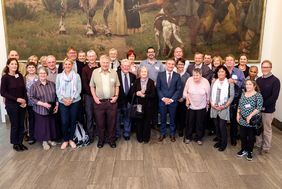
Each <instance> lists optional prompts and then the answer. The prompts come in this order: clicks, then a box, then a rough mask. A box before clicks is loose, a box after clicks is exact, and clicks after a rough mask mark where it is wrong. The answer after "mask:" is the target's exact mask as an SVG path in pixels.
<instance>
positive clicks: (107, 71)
mask: <svg viewBox="0 0 282 189" xmlns="http://www.w3.org/2000/svg"><path fill="white" fill-rule="evenodd" d="M66 55H67V57H66V59H65V60H64V61H63V63H62V64H60V65H59V66H58V68H57V66H56V58H55V57H54V56H53V55H48V56H46V57H44V58H42V60H41V61H40V64H39V62H38V58H37V59H36V58H35V57H36V56H33V57H32V58H30V59H28V62H27V64H26V69H23V68H22V67H23V65H20V64H19V62H18V60H19V55H18V53H17V52H16V51H14V50H12V51H10V53H9V55H8V60H7V65H6V68H5V69H4V73H3V76H2V79H1V95H2V96H3V97H4V98H5V105H6V110H7V113H8V116H9V118H10V122H11V143H12V144H13V148H14V149H15V150H16V151H23V150H27V147H26V146H25V145H23V137H24V131H25V128H27V130H28V134H29V141H28V142H29V144H34V143H35V142H36V141H39V142H42V146H43V148H44V149H45V150H48V149H50V147H51V146H55V145H56V142H55V141H58V140H59V139H62V140H63V142H62V144H61V149H66V148H67V146H68V145H70V146H71V148H76V143H75V142H74V141H73V138H74V133H75V129H76V125H77V123H78V122H80V123H82V124H83V126H84V129H85V130H86V133H87V134H88V136H89V139H90V143H92V142H93V141H94V138H95V136H96V135H98V142H97V147H98V148H102V147H103V146H104V144H105V143H108V144H109V145H110V147H112V148H116V141H117V140H118V139H119V138H121V137H123V138H124V140H126V141H127V140H130V138H131V133H132V130H133V128H135V130H136V138H137V141H138V142H139V143H145V144H146V143H148V142H149V141H150V139H151V127H153V126H156V125H157V124H158V122H159V120H158V115H160V136H159V138H158V141H159V142H162V141H164V140H166V137H167V136H168V135H169V138H170V141H171V142H175V141H176V133H177V134H178V136H179V137H183V142H184V143H185V144H189V143H191V142H192V141H195V142H196V143H197V144H199V145H202V144H203V142H204V136H205V130H206V129H207V130H208V131H209V134H211V135H212V134H213V133H215V134H216V137H215V138H214V141H216V143H215V144H214V147H215V148H217V149H218V151H224V150H225V149H226V147H227V143H228V142H227V141H228V140H227V138H228V134H227V133H228V132H227V131H228V129H227V124H228V123H230V135H229V136H230V141H231V145H233V146H236V145H237V140H238V138H240V139H241V150H240V151H239V152H238V153H237V156H240V157H243V156H246V158H247V159H248V160H252V152H253V148H254V145H257V146H258V147H262V149H263V150H264V151H265V152H268V151H269V150H270V147H271V137H272V129H271V128H272V127H271V123H272V120H273V113H274V112H275V103H276V100H277V99H278V96H279V91H280V81H279V79H278V78H276V77H275V76H274V75H273V74H272V73H271V69H272V63H271V61H269V60H264V61H262V63H261V70H262V76H260V77H258V68H257V67H256V66H251V67H249V66H248V59H247V56H246V55H244V54H243V55H241V56H240V57H239V59H238V65H237V66H235V57H234V56H233V55H227V56H226V57H225V60H223V59H222V58H221V57H220V56H214V57H212V56H211V54H202V53H199V52H197V53H195V55H194V62H193V63H190V62H189V61H188V60H185V59H184V55H183V49H181V48H180V47H177V48H175V50H174V57H173V58H171V59H168V60H166V61H165V64H163V63H162V62H161V61H158V60H157V59H156V57H155V49H154V48H153V47H148V48H147V49H146V55H147V59H145V60H143V61H141V62H140V64H139V65H137V64H136V63H135V59H136V54H135V52H134V51H133V50H129V51H128V53H127V54H126V58H125V59H123V60H121V61H119V60H118V52H117V50H116V49H114V48H112V49H110V50H109V54H108V55H106V54H105V55H101V56H100V58H99V62H98V61H96V60H97V54H96V53H95V51H94V50H89V51H87V52H86V53H85V52H83V51H79V52H77V51H76V50H75V49H74V48H73V47H70V48H69V49H67V54H66ZM34 58H35V59H34ZM21 64H22V63H21ZM133 105H137V109H138V111H139V112H141V113H142V114H141V116H139V117H135V118H133V117H132V116H131V115H132V111H133V108H132V107H133ZM26 109H27V112H28V124H25V117H26V111H25V110H26ZM258 113H261V114H262V122H263V126H264V132H263V133H262V134H261V136H258V137H257V138H256V127H255V126H254V125H252V124H251V123H250V120H251V118H252V117H253V116H254V115H256V114H258ZM167 115H169V134H167V121H168V120H167ZM122 125H123V129H122V127H121V126H122ZM238 125H239V127H238ZM239 128H240V129H239ZM238 130H239V131H240V132H239V133H238ZM255 142H256V143H255Z"/></svg>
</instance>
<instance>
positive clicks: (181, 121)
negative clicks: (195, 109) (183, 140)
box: [175, 101, 187, 133]
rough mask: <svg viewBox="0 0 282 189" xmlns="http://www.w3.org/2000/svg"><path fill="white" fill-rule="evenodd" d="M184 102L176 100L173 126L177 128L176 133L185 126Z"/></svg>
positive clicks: (180, 131) (185, 109) (185, 108)
mask: <svg viewBox="0 0 282 189" xmlns="http://www.w3.org/2000/svg"><path fill="white" fill-rule="evenodd" d="M185 103H186V102H185V101H183V102H178V105H177V109H176V114H175V126H176V129H177V130H178V133H183V130H184V128H185V126H186V114H187V113H186V111H187V107H186V104H185Z"/></svg>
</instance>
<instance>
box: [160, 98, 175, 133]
mask: <svg viewBox="0 0 282 189" xmlns="http://www.w3.org/2000/svg"><path fill="white" fill-rule="evenodd" d="M159 107H160V115H161V135H162V136H165V135H166V121H167V117H166V115H167V113H168V114H169V129H170V136H174V135H175V121H174V120H175V112H176V108H177V102H173V103H171V104H169V105H165V104H164V102H163V101H160V102H159Z"/></svg>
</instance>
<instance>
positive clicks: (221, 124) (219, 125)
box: [213, 116, 227, 149]
mask: <svg viewBox="0 0 282 189" xmlns="http://www.w3.org/2000/svg"><path fill="white" fill-rule="evenodd" d="M213 123H214V125H215V129H216V137H217V138H218V143H219V145H220V147H221V148H223V149H225V148H226V146H227V126H226V120H223V119H220V117H219V116H217V118H213Z"/></svg>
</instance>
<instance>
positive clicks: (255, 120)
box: [250, 112, 263, 136]
mask: <svg viewBox="0 0 282 189" xmlns="http://www.w3.org/2000/svg"><path fill="white" fill-rule="evenodd" d="M250 125H252V126H255V127H256V135H257V136H259V135H260V134H261V133H262V131H263V125H262V116H261V112H259V113H257V114H256V115H254V116H253V117H252V118H251V119H250Z"/></svg>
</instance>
